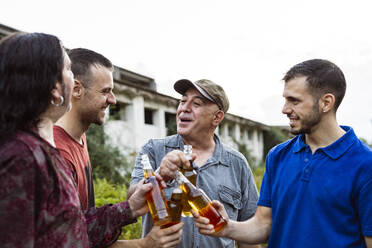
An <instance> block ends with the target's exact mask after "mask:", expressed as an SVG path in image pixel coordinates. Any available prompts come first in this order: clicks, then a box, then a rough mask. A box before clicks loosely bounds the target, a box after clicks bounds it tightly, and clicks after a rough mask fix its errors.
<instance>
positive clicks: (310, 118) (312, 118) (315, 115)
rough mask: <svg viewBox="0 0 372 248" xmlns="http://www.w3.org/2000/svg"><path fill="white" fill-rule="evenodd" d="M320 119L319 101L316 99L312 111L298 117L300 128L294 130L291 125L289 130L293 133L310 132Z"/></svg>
mask: <svg viewBox="0 0 372 248" xmlns="http://www.w3.org/2000/svg"><path fill="white" fill-rule="evenodd" d="M321 119H322V116H321V113H320V112H319V103H318V101H315V102H314V106H313V109H312V112H311V113H310V114H309V115H307V116H304V117H303V118H301V119H300V124H301V128H300V129H298V130H295V129H293V128H292V127H291V130H290V132H291V133H292V134H294V135H298V134H311V132H312V128H313V127H314V126H316V125H318V124H319V122H320V120H321Z"/></svg>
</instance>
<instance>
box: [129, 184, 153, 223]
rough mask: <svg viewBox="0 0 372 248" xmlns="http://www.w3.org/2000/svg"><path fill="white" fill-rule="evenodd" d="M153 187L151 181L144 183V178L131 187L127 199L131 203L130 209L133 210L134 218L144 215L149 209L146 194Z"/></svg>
mask: <svg viewBox="0 0 372 248" xmlns="http://www.w3.org/2000/svg"><path fill="white" fill-rule="evenodd" d="M151 189H152V185H151V183H146V184H144V179H142V180H141V181H140V182H139V183H138V184H136V185H134V186H133V187H130V188H129V190H128V193H127V201H128V203H129V207H130V210H131V211H132V216H133V218H137V217H138V216H142V215H144V214H145V213H147V212H148V211H149V209H148V205H147V202H146V197H145V195H146V193H147V192H149V191H150V190H151Z"/></svg>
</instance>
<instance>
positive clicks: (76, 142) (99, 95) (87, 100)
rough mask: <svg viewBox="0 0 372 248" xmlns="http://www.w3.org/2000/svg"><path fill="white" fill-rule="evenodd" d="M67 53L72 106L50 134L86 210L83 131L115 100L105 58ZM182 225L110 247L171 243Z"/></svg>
mask: <svg viewBox="0 0 372 248" xmlns="http://www.w3.org/2000/svg"><path fill="white" fill-rule="evenodd" d="M68 54H69V57H70V59H71V70H72V72H73V74H74V77H75V84H74V87H73V91H72V97H71V104H72V108H71V110H70V111H69V112H67V113H66V114H65V115H64V116H62V118H60V119H59V120H58V122H57V123H56V125H55V126H54V138H55V143H56V146H57V148H58V149H59V151H60V153H61V155H62V156H63V157H64V158H65V160H67V161H68V163H69V165H70V167H71V170H72V172H73V174H74V177H75V182H76V184H77V187H78V191H79V197H80V201H81V205H82V208H83V209H84V210H87V209H90V208H92V207H94V191H93V180H92V168H91V165H90V160H89V154H88V149H87V142H86V137H85V132H86V131H87V130H88V128H89V126H90V125H91V124H92V123H93V124H97V125H103V123H104V122H105V115H106V110H107V109H108V107H109V106H110V105H111V104H115V103H116V99H115V95H114V93H113V92H112V90H113V88H114V81H113V75H112V73H113V66H112V63H111V62H110V61H109V60H108V59H107V58H105V57H104V56H102V55H101V54H98V53H96V52H94V51H91V50H88V49H83V48H77V49H72V50H70V51H69V52H68ZM118 204H120V203H118ZM115 205H117V204H115ZM115 205H111V206H108V207H107V218H110V216H115V215H114V214H110V211H113V213H116V208H115ZM108 222H110V220H108ZM112 222H113V223H114V222H115V221H112ZM182 227H183V223H179V224H177V225H174V226H171V227H169V228H165V229H160V228H159V227H155V228H153V229H152V231H151V232H150V233H149V234H148V235H147V236H146V237H144V238H142V239H136V240H125V241H120V242H116V243H114V244H113V247H150V246H151V247H174V246H176V245H177V244H178V243H179V242H180V241H181V235H182V230H181V229H182ZM89 238H94V237H89ZM117 238H118V236H116V237H112V239H113V240H116V239H117ZM113 247H112V248H113Z"/></svg>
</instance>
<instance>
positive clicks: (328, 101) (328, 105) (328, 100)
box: [320, 93, 336, 113]
mask: <svg viewBox="0 0 372 248" xmlns="http://www.w3.org/2000/svg"><path fill="white" fill-rule="evenodd" d="M335 101H336V99H335V96H334V95H333V94H331V93H327V94H324V95H323V96H322V97H321V98H320V108H321V111H322V112H323V113H326V112H329V111H332V110H333V109H334V106H335Z"/></svg>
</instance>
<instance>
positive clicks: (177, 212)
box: [161, 174, 183, 228]
mask: <svg viewBox="0 0 372 248" xmlns="http://www.w3.org/2000/svg"><path fill="white" fill-rule="evenodd" d="M182 195H183V192H182V189H181V180H180V178H179V176H178V174H177V175H176V179H175V188H174V189H173V192H172V196H171V199H170V200H169V201H167V203H168V207H169V211H170V214H171V222H170V223H169V224H166V225H163V226H161V228H166V227H170V226H173V225H176V224H178V223H180V222H181V213H182Z"/></svg>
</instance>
